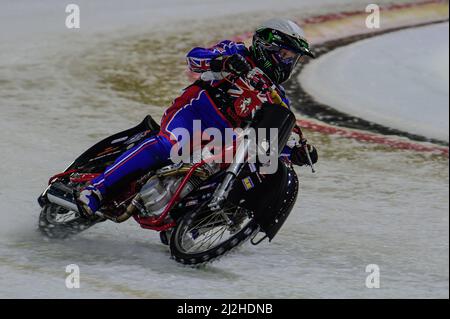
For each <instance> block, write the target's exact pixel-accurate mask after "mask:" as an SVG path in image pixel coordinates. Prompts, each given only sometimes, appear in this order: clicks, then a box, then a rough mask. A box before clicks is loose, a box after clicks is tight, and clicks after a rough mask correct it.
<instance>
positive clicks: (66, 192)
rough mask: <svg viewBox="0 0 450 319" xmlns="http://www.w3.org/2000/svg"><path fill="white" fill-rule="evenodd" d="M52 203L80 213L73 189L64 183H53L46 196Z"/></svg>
mask: <svg viewBox="0 0 450 319" xmlns="http://www.w3.org/2000/svg"><path fill="white" fill-rule="evenodd" d="M45 195H46V196H47V199H48V201H49V202H50V203H53V204H56V205H59V206H61V207H64V208H67V209H68V210H71V211H75V212H78V213H79V212H80V211H79V208H78V205H77V202H76V199H75V194H74V191H73V189H71V188H70V187H67V186H66V185H64V184H62V183H53V184H52V185H51V186H50V187H49V188H48V189H47V192H46V194H45Z"/></svg>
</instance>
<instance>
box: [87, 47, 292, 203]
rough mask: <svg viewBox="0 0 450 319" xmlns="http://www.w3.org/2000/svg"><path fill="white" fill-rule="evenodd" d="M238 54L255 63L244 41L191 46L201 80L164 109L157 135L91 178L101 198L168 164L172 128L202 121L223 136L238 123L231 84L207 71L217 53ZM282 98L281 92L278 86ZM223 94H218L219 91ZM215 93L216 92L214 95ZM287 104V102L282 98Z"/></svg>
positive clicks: (190, 59) (175, 138) (189, 127)
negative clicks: (228, 87)
mask: <svg viewBox="0 0 450 319" xmlns="http://www.w3.org/2000/svg"><path fill="white" fill-rule="evenodd" d="M232 54H240V55H242V56H244V57H245V58H246V59H247V61H249V62H250V63H251V64H252V65H254V63H253V61H252V60H251V57H250V53H249V51H248V49H247V48H246V47H245V45H244V44H243V43H235V42H232V41H222V42H220V43H218V44H217V45H215V46H213V47H211V48H199V47H197V48H194V49H192V50H191V51H190V52H189V53H188V54H187V57H186V60H187V64H188V66H189V69H190V70H191V71H192V72H195V73H200V74H201V77H200V80H198V81H196V82H195V83H194V84H193V85H191V86H189V87H187V88H186V89H184V91H183V93H182V94H181V95H180V96H179V97H178V98H176V99H175V100H174V101H173V103H172V105H171V106H170V107H169V108H168V109H167V110H166V111H165V113H164V115H163V117H162V119H161V129H160V132H159V134H158V135H156V136H154V137H151V138H149V139H147V140H145V141H143V142H142V143H140V144H139V145H137V146H135V147H134V148H132V149H130V150H128V151H127V152H125V153H124V154H122V155H121V156H120V157H119V158H118V159H117V160H116V161H115V163H114V164H113V165H111V166H109V167H107V169H106V170H105V172H104V173H103V174H101V175H99V176H98V177H96V178H95V179H93V180H92V181H91V184H92V185H93V186H95V187H96V188H97V189H98V190H99V191H100V193H101V194H102V195H103V197H104V196H105V195H106V194H107V193H108V191H110V190H111V189H113V188H114V186H115V185H117V183H118V182H120V181H122V180H123V179H124V178H125V177H127V176H130V175H131V174H136V173H138V172H142V173H145V172H148V171H150V170H154V169H158V168H160V167H163V166H165V165H168V164H170V163H171V161H170V150H171V147H172V146H173V145H174V144H175V143H177V142H178V141H179V140H180V137H179V136H176V135H175V134H174V132H173V131H174V129H176V128H184V129H187V130H188V131H189V133H190V134H191V136H192V135H193V134H194V132H193V121H194V120H200V121H201V130H202V131H203V130H204V129H206V128H209V127H214V128H217V129H219V130H220V131H221V133H222V136H225V132H224V131H225V129H226V128H235V127H238V126H239V124H240V123H239V119H238V118H236V116H233V114H232V112H229V109H230V108H228V109H227V108H226V107H225V106H226V105H227V104H229V102H230V100H229V99H230V97H229V96H228V95H227V94H226V90H223V89H222V87H223V86H226V85H230V83H229V82H226V81H224V79H223V77H222V75H221V74H218V73H214V72H212V71H211V70H210V62H211V60H212V59H214V58H216V57H218V56H220V55H232ZM279 90H280V92H281V93H282V94H281V95H282V97H283V96H284V91H283V89H282V88H281V87H280V88H279ZM220 92H221V93H223V94H222V96H221V97H218V96H220V94H219V93H220ZM216 93H217V94H216ZM283 100H284V102H285V103H286V104H288V105H289V101H288V100H287V99H286V98H283ZM282 155H285V156H289V155H290V153H289V148H285V150H283V153H282Z"/></svg>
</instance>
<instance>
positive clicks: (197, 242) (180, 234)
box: [170, 204, 259, 265]
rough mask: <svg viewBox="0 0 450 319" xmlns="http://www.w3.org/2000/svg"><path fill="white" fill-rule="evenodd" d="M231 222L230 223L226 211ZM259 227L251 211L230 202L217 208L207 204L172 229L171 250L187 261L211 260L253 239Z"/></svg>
mask: <svg viewBox="0 0 450 319" xmlns="http://www.w3.org/2000/svg"><path fill="white" fill-rule="evenodd" d="M224 214H225V215H226V216H227V217H228V219H229V220H231V224H227V222H226V220H225V218H224V216H223V215H224ZM258 230H259V226H258V225H257V224H256V223H255V221H254V220H253V218H252V214H251V212H250V211H248V210H245V209H244V208H241V207H237V206H235V205H233V204H226V205H224V207H223V208H222V209H220V210H217V211H211V209H210V208H209V207H208V206H207V205H206V204H205V205H202V206H201V207H200V208H199V209H197V210H195V211H193V212H190V213H188V214H186V215H184V216H183V217H182V218H181V219H180V220H179V221H178V225H177V226H176V227H175V229H174V230H173V232H172V236H171V239H170V251H171V253H172V256H173V258H174V259H175V260H176V261H177V262H179V263H182V264H186V265H201V264H205V263H208V262H211V261H213V260H215V259H217V258H218V257H220V256H222V255H224V254H226V253H228V252H229V251H231V250H233V249H234V248H236V247H237V246H239V245H240V244H242V243H243V242H245V241H246V240H248V239H250V238H251V237H252V236H253V235H254V234H256V233H257V232H258Z"/></svg>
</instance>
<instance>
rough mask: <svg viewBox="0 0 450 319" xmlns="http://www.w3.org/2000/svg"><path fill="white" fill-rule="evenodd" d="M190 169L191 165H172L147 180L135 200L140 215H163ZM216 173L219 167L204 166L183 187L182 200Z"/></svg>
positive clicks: (134, 203)
mask: <svg viewBox="0 0 450 319" xmlns="http://www.w3.org/2000/svg"><path fill="white" fill-rule="evenodd" d="M189 168H190V165H170V166H167V167H164V168H162V169H160V170H158V171H156V173H155V175H153V176H151V177H150V178H149V179H148V180H147V182H146V183H145V184H144V185H143V186H142V188H141V190H140V192H139V194H138V195H137V196H136V198H135V199H134V200H133V205H134V206H135V207H136V208H138V210H139V211H140V214H141V215H144V216H157V215H159V214H161V213H162V212H163V211H164V208H165V207H166V205H167V204H168V203H169V201H170V199H171V198H172V197H173V196H174V194H175V192H176V190H177V188H178V186H179V185H180V183H181V181H182V179H183V177H184V174H183V173H185V172H186V171H187V170H188V169H189ZM216 171H217V167H212V166H210V165H204V167H203V168H202V171H201V172H198V174H194V175H193V176H192V177H191V178H190V179H189V181H188V182H187V183H186V185H185V186H184V187H183V190H182V191H181V193H180V198H183V197H185V196H186V195H187V194H189V193H190V192H191V191H192V190H194V189H195V188H197V187H198V186H199V185H200V184H201V183H202V181H203V180H205V179H206V178H207V177H209V176H210V175H211V174H213V173H214V172H216ZM200 173H201V174H200Z"/></svg>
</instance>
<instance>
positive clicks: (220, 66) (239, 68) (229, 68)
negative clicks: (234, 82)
mask: <svg viewBox="0 0 450 319" xmlns="http://www.w3.org/2000/svg"><path fill="white" fill-rule="evenodd" d="M210 68H211V71H213V72H222V71H225V72H229V73H232V74H234V75H244V74H247V73H248V72H249V71H250V70H251V69H252V67H251V65H250V63H248V62H247V60H246V59H245V58H244V57H243V56H242V55H240V54H233V55H228V56H223V55H221V56H218V57H217V58H214V59H213V60H212V61H211V63H210Z"/></svg>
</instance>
